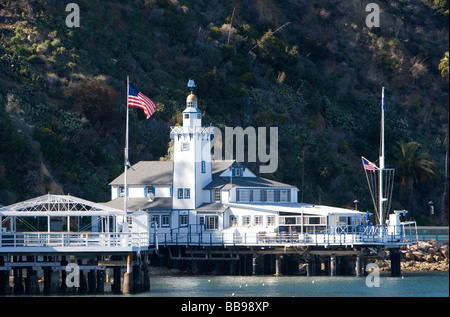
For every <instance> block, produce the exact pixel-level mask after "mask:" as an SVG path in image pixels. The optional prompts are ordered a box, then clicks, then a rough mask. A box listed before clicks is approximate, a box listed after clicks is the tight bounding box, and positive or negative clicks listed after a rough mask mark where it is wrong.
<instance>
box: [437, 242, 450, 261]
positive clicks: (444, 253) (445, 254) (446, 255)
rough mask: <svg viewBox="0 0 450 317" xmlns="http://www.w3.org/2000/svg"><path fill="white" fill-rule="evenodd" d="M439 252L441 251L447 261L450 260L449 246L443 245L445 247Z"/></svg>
mask: <svg viewBox="0 0 450 317" xmlns="http://www.w3.org/2000/svg"><path fill="white" fill-rule="evenodd" d="M439 250H440V251H441V253H442V255H443V256H444V257H445V258H446V259H448V245H443V246H441V247H440V249H439Z"/></svg>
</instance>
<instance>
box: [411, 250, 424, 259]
mask: <svg viewBox="0 0 450 317" xmlns="http://www.w3.org/2000/svg"><path fill="white" fill-rule="evenodd" d="M412 254H413V255H414V259H415V260H416V261H423V257H424V254H423V253H422V252H421V251H413V252H412Z"/></svg>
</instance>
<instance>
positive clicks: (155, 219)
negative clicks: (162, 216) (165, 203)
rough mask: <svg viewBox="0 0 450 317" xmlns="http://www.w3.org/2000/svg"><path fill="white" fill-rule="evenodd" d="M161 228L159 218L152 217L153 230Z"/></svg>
mask: <svg viewBox="0 0 450 317" xmlns="http://www.w3.org/2000/svg"><path fill="white" fill-rule="evenodd" d="M155 226H156V227H159V216H152V228H154V227H155Z"/></svg>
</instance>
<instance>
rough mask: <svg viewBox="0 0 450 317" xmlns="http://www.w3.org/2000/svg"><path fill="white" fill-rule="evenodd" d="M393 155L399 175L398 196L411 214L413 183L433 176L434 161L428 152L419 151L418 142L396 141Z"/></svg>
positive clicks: (412, 207) (412, 210)
mask: <svg viewBox="0 0 450 317" xmlns="http://www.w3.org/2000/svg"><path fill="white" fill-rule="evenodd" d="M397 145H398V147H396V149H395V152H394V157H395V159H396V163H397V166H398V168H397V169H396V170H397V171H398V172H399V174H400V177H401V189H400V197H401V198H402V200H403V204H404V207H406V208H408V210H409V211H410V213H411V214H412V215H413V214H414V211H415V208H414V205H413V204H412V202H413V198H414V185H416V184H417V183H418V182H420V181H424V180H426V179H432V178H433V177H434V176H435V172H434V168H435V163H434V161H433V159H432V158H431V156H430V154H428V153H423V152H421V151H419V149H420V148H421V147H422V145H421V144H420V143H418V142H414V141H413V142H407V143H405V142H403V141H400V142H397Z"/></svg>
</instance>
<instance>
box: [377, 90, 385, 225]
mask: <svg viewBox="0 0 450 317" xmlns="http://www.w3.org/2000/svg"><path fill="white" fill-rule="evenodd" d="M385 110H386V109H385V105H384V87H383V89H382V92H381V133H380V134H381V135H380V167H379V170H380V174H379V176H380V180H379V186H378V189H379V194H378V195H379V198H378V208H379V211H380V225H383V223H384V221H383V219H384V218H383V203H384V201H385V198H384V197H383V171H384V111H385Z"/></svg>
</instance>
